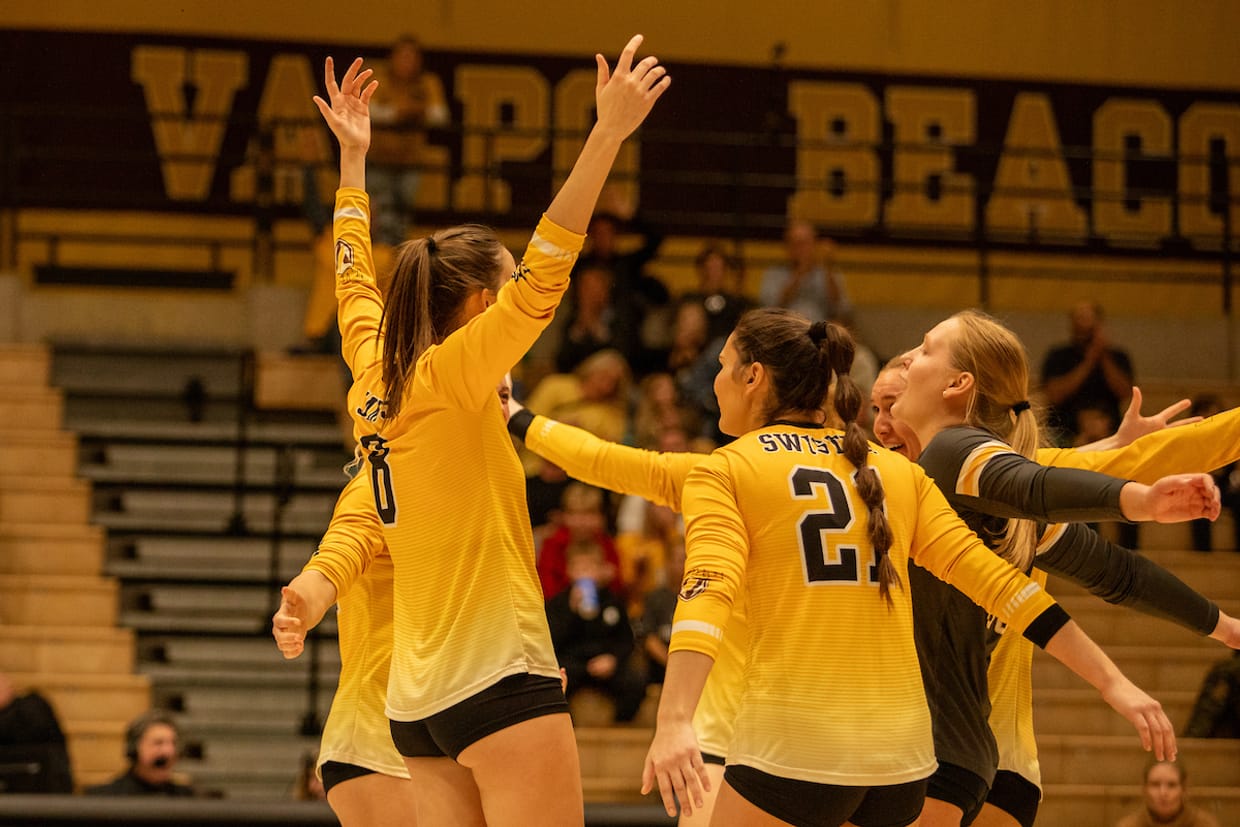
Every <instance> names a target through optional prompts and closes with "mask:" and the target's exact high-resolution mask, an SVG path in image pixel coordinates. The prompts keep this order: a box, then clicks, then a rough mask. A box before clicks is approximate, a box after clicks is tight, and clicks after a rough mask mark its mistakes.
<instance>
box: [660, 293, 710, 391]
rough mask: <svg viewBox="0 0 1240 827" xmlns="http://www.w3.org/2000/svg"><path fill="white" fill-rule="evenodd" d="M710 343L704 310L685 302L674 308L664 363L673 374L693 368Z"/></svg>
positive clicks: (708, 322) (693, 303)
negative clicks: (669, 341) (669, 339)
mask: <svg viewBox="0 0 1240 827" xmlns="http://www.w3.org/2000/svg"><path fill="white" fill-rule="evenodd" d="M709 342H710V320H709V319H708V318H707V316H706V308H705V307H703V306H702V305H700V304H698V303H696V302H691V301H686V302H681V303H680V304H679V305H677V307H676V315H675V316H674V317H673V318H672V341H671V346H670V348H669V349H668V351H667V358H666V359H665V360H664V363H665V364H666V366H667V370H668V371H670V372H671V373H673V374H676V373H679V372H680V371H682V370H686V369H688V368H691V367H692V366H693V363H694V362H696V361H697V360H698V358H699V357H701V355H702V351H703V350H705V349H706V345H707V344H708V343H709Z"/></svg>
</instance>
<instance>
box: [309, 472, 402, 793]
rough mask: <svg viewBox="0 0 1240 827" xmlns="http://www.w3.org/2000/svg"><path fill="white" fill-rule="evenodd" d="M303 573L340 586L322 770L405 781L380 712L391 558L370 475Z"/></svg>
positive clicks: (351, 487)
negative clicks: (334, 766)
mask: <svg viewBox="0 0 1240 827" xmlns="http://www.w3.org/2000/svg"><path fill="white" fill-rule="evenodd" d="M303 571H317V572H319V573H320V574H322V575H323V576H324V577H326V578H327V579H328V580H329V581H331V584H332V585H333V586H335V587H336V604H337V614H336V628H337V633H338V635H339V643H340V683H339V684H338V685H337V687H336V694H335V697H333V698H332V706H331V710H330V711H329V712H328V713H327V720H326V722H325V723H324V724H323V737H322V742H321V746H320V747H319V759H318V766H319V767H322V766H323V764H324V763H326V762H327V761H339V762H341V763H344V764H355V765H357V766H359V767H365V768H367V769H371V770H374V771H375V772H378V773H383V774H384V775H393V776H396V777H398V778H408V777H409V771H408V770H407V769H406V768H405V762H404V760H403V759H402V758H401V756H400V753H398V752H397V751H396V747H395V745H393V743H392V735H391V732H390V729H389V726H388V719H387V716H386V715H385V714H384V713H383V701H384V696H385V695H386V694H387V681H388V668H389V666H390V664H391V660H392V558H391V556H389V555H388V553H387V548H386V546H384V545H383V530H382V527H381V526H380V525H379V517H378V515H376V514H375V500H374V495H373V494H371V491H370V483H369V481H368V480H367V479H366V477H364V476H362V475H358V476H356V477H354V478H353V479H352V480H350V481H349V483H348V484H347V485H346V486H345V488H344V491H342V492H341V494H340V498H339V499H338V500H337V501H336V508H335V511H333V512H332V521H331V525H330V526H328V529H327V532H326V533H325V534H324V535H323V540H322V542H321V543H320V544H319V548H318V551H316V552H315V553H314V556H313V557H311V558H310V560H309V562H307V563H306V565H305V566H304V568H303Z"/></svg>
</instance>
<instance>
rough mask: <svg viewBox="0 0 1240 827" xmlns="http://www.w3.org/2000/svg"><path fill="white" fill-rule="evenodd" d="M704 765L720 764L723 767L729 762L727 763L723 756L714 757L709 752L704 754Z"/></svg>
mask: <svg viewBox="0 0 1240 827" xmlns="http://www.w3.org/2000/svg"><path fill="white" fill-rule="evenodd" d="M702 763H703V764H718V765H719V766H721V767H722V766H723V765H724V764H726V763H728V762H727V759H725V758H724V757H723V756H722V755H714V754H712V753H709V752H704V753H702Z"/></svg>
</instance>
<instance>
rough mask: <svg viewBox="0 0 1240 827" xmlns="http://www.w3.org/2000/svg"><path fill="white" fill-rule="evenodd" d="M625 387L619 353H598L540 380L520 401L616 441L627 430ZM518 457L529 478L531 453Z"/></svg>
mask: <svg viewBox="0 0 1240 827" xmlns="http://www.w3.org/2000/svg"><path fill="white" fill-rule="evenodd" d="M629 384H630V375H629V366H628V364H627V363H626V362H625V361H624V358H623V357H622V356H621V355H620V353H619V351H615V350H611V349H608V350H600V351H599V352H598V353H595V354H594V355H593V356H590V357H589V358H587V359H586V360H585V361H584V362H582V363H581V364H580V365H578V366H577V369H576V370H575V371H573V372H572V373H553V374H551V375H550V376H548V377H546V378H544V379H543V380H542V381H541V382H539V383H538V386H537V387H536V388H534V389H533V390H532V391H531V392H530V396H529V399H528V400H524V401H525V402H526V404H527V405H528V406H529V408H530V410H532V411H538V412H539V413H540V414H543V415H544V416H549V417H551V418H552V419H556V420H559V421H560V422H564V423H567V424H569V425H576V426H577V427H578V428H584V429H585V430H587V431H589V432H590V433H592V434H594V435H595V436H597V437H599V438H601V439H606V440H608V441H610V442H619V441H620V440H622V439H624V436H625V434H627V433H628V430H629V410H628V404H629ZM518 454H519V455H520V456H521V463H522V465H524V466H525V475H526V476H527V477H528V476H532V475H533V474H534V473H535V471H536V470H537V469H538V459H537V457H536V456H535V455H534V452H533V451H528V450H526V449H524V448H522V449H521V450H520V451H518Z"/></svg>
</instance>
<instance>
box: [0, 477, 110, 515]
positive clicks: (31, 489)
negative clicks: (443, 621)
mask: <svg viewBox="0 0 1240 827" xmlns="http://www.w3.org/2000/svg"><path fill="white" fill-rule="evenodd" d="M90 493H91V489H90V484H89V483H86V482H83V481H82V480H78V479H72V478H69V477H65V478H57V477H37V476H22V475H17V476H3V477H0V522H3V523H17V522H30V523H42V522H48V523H75V524H85V523H87V522H88V521H89V520H90Z"/></svg>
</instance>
